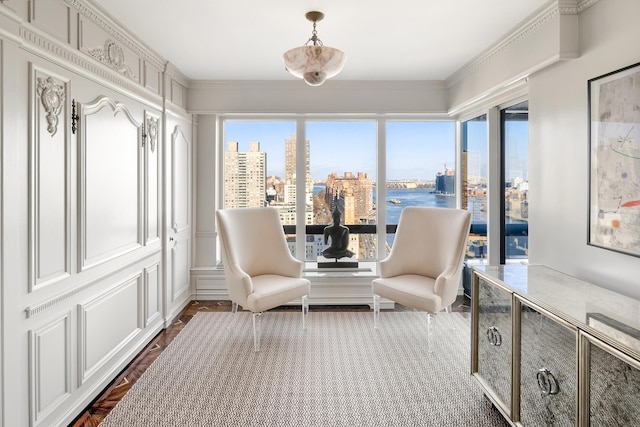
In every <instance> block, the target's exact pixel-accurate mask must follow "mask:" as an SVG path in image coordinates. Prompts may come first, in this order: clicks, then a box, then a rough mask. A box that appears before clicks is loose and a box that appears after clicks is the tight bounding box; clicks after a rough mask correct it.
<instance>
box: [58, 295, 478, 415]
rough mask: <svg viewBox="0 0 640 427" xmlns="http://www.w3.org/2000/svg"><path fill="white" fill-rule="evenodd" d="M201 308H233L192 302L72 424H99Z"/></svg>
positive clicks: (457, 307)
mask: <svg viewBox="0 0 640 427" xmlns="http://www.w3.org/2000/svg"><path fill="white" fill-rule="evenodd" d="M469 304H470V303H469V299H468V298H467V297H465V296H459V297H458V300H456V302H455V303H454V304H453V305H452V310H453V311H455V312H469V311H470V307H469ZM293 309H295V310H300V307H293V306H291V307H279V308H277V309H274V310H293ZM407 310H412V309H411V308H408V307H404V306H401V305H399V304H396V305H395V308H394V311H407ZM199 311H231V302H230V301H192V302H191V303H190V304H189V305H188V306H187V307H185V309H184V310H183V311H182V312H181V313H180V314H179V315H178V316H177V317H176V318H175V319H174V321H173V323H172V324H171V326H169V327H168V328H167V329H165V330H163V331H161V332H160V333H159V334H158V335H156V337H155V338H154V339H153V340H151V342H150V343H149V344H148V345H147V346H146V347H145V348H144V349H143V350H142V351H141V352H140V353H139V354H138V355H137V356H136V357H135V359H134V360H133V361H132V362H131V364H129V366H127V367H126V368H125V369H124V370H123V371H122V372H121V373H120V374H119V375H118V376H117V377H116V378H115V380H113V382H112V383H111V384H109V386H107V388H105V389H104V390H103V392H102V394H100V395H99V396H98V397H97V398H96V400H95V401H94V402H93V403H92V404H91V405H89V407H88V408H86V409H85V410H84V411H83V412H82V413H81V414H80V415H79V416H78V417H77V418H76V420H75V421H74V422H72V423H71V424H70V426H72V427H91V426H97V425H99V424H100V423H101V422H102V420H103V419H104V418H105V417H106V416H107V414H108V413H109V411H111V409H113V407H114V406H116V404H117V403H118V402H119V401H120V399H122V397H123V396H124V395H125V394H126V393H127V391H129V389H130V388H131V386H133V384H134V383H135V382H136V381H137V380H138V378H140V376H141V375H142V374H143V373H144V371H145V370H146V369H147V368H148V367H149V366H150V365H151V364H152V363H153V361H154V360H156V358H157V357H158V356H159V355H160V353H162V351H163V350H164V349H165V348H167V346H168V345H169V344H170V343H171V341H172V340H173V339H174V338H175V337H176V335H178V334H179V333H180V331H181V330H182V329H183V328H184V326H185V325H186V324H187V323H188V322H189V320H191V318H192V317H193V316H194V315H195V314H196V313H197V312H199ZM310 311H312V312H313V311H371V308H370V307H369V306H368V305H361V306H341V305H340V306H311V307H310Z"/></svg>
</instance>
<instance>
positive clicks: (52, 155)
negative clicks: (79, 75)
mask: <svg viewBox="0 0 640 427" xmlns="http://www.w3.org/2000/svg"><path fill="white" fill-rule="evenodd" d="M29 76H30V77H29V82H30V83H29V85H30V87H31V90H30V93H31V96H30V99H29V116H30V117H29V123H30V131H29V187H28V188H29V201H30V203H29V240H28V242H29V261H28V262H29V292H33V291H35V290H37V289H40V288H43V287H45V286H48V285H51V284H53V283H56V282H59V281H61V280H64V279H67V278H68V277H70V276H71V197H70V194H71V169H70V168H71V166H70V165H71V164H70V157H71V144H70V142H69V135H68V131H67V126H66V114H67V111H66V109H65V106H66V105H67V103H66V98H67V95H66V94H67V92H68V91H69V90H70V87H69V86H70V80H69V79H68V78H67V77H66V76H63V75H59V74H56V73H53V72H51V71H49V70H47V69H44V68H41V67H39V66H38V65H36V64H34V63H32V62H30V63H29ZM59 115H62V117H61V120H59ZM45 123H46V124H45ZM59 125H60V126H59ZM58 127H60V128H61V129H62V131H61V132H57V130H58Z"/></svg>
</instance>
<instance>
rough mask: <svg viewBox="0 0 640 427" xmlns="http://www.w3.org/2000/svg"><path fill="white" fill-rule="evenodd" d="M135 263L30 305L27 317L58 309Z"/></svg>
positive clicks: (159, 249) (158, 250) (153, 254)
mask: <svg viewBox="0 0 640 427" xmlns="http://www.w3.org/2000/svg"><path fill="white" fill-rule="evenodd" d="M160 252H161V248H156V249H154V250H153V251H152V252H150V253H149V254H147V256H145V257H143V258H142V261H144V260H146V259H148V258H149V257H152V256H158V255H159V254H160ZM138 262H141V260H140V259H136V260H135V263H138ZM135 263H126V264H124V265H122V266H121V267H120V268H116V269H114V270H110V271H109V274H107V275H103V276H100V277H97V278H94V279H93V280H89V281H87V282H86V283H84V285H82V286H77V287H75V288H73V289H72V290H70V291H69V292H64V293H62V294H60V295H57V296H54V297H52V298H48V299H46V300H45V301H42V302H40V303H37V304H33V305H29V306H27V307H25V309H24V312H25V315H26V317H27V319H31V318H33V317H35V316H37V315H39V314H41V313H44V312H46V311H48V310H49V309H51V308H54V307H56V306H57V305H59V304H64V303H66V302H67V301H69V300H72V299H73V298H74V297H75V296H76V295H78V294H81V293H83V292H85V291H86V290H87V289H90V288H92V287H94V286H96V285H98V284H100V285H104V281H105V280H107V279H109V278H110V277H111V276H113V275H116V274H118V273H121V272H122V271H124V270H126V269H128V268H131V267H132V266H133V264H135Z"/></svg>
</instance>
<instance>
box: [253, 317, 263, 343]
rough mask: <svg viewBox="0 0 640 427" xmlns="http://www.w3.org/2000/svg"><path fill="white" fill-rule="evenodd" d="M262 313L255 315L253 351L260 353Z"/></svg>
mask: <svg viewBox="0 0 640 427" xmlns="http://www.w3.org/2000/svg"><path fill="white" fill-rule="evenodd" d="M261 315H262V313H253V351H254V352H256V353H257V352H258V351H260V316H261Z"/></svg>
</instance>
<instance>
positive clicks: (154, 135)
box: [145, 115, 158, 153]
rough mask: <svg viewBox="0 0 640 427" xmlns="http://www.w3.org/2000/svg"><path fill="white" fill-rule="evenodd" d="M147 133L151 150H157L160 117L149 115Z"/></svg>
mask: <svg viewBox="0 0 640 427" xmlns="http://www.w3.org/2000/svg"><path fill="white" fill-rule="evenodd" d="M145 135H146V136H147V138H148V142H149V148H150V149H151V152H152V153H153V152H155V150H156V143H157V141H158V118H157V117H154V116H150V115H147V129H146V132H145Z"/></svg>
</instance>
